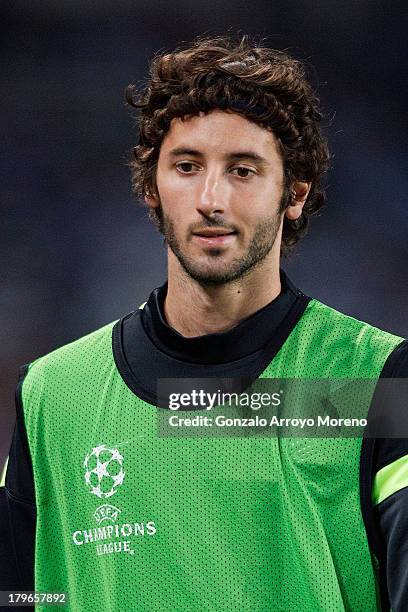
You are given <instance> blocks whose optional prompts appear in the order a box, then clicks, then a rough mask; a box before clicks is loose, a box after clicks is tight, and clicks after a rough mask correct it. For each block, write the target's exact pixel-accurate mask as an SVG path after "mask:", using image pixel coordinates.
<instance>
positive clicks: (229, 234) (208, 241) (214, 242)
mask: <svg viewBox="0 0 408 612" xmlns="http://www.w3.org/2000/svg"><path fill="white" fill-rule="evenodd" d="M236 234H237V232H236V231H234V230H227V229H225V228H205V229H202V230H199V231H197V232H194V234H193V237H194V239H195V240H197V241H198V242H199V243H201V244H202V245H205V246H209V247H211V246H214V247H220V246H224V245H227V244H229V243H230V242H232V241H233V240H234V239H235V236H236Z"/></svg>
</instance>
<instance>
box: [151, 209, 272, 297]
mask: <svg viewBox="0 0 408 612" xmlns="http://www.w3.org/2000/svg"><path fill="white" fill-rule="evenodd" d="M280 212H281V206H280V207H279V210H278V212H277V213H275V215H274V216H273V217H270V218H267V219H265V220H263V221H261V222H260V223H258V225H257V226H256V228H255V231H254V234H253V236H252V238H251V241H250V243H249V245H248V247H247V249H246V251H245V253H244V254H243V256H242V257H236V258H234V259H233V260H232V261H231V262H230V263H229V264H226V265H225V267H224V268H223V269H220V270H214V269H213V270H211V269H210V266H211V262H209V263H208V264H205V265H200V264H199V263H198V262H197V261H195V260H194V259H192V258H191V257H188V256H187V255H186V254H185V252H184V251H183V249H182V247H181V245H180V241H179V240H178V238H177V234H176V231H175V227H174V223H173V222H172V221H171V219H169V217H168V216H167V215H165V213H164V212H163V209H162V207H161V206H160V207H159V208H156V209H155V216H156V219H155V221H156V224H157V226H158V229H159V231H160V232H161V233H162V234H163V236H164V240H165V244H167V245H168V246H169V247H170V249H171V250H172V252H173V253H174V255H175V256H176V257H177V259H178V261H179V262H180V265H181V266H182V268H183V269H184V271H185V272H186V273H187V274H188V276H190V277H191V278H192V279H194V280H195V281H196V282H198V283H200V284H201V285H203V286H219V285H225V284H227V283H233V282H235V281H239V280H241V279H242V278H244V277H245V276H247V275H248V274H249V273H250V272H252V271H253V270H254V269H256V268H257V267H258V266H259V265H260V264H261V263H262V262H263V261H264V259H265V258H266V257H267V255H268V254H269V253H270V251H271V249H272V247H273V245H274V244H275V242H276V237H277V235H278V232H279V227H280V222H281V215H280ZM206 225H207V226H208V227H211V226H213V227H214V226H217V227H220V226H222V223H217V221H216V220H214V221H213V222H212V223H211V225H210V224H209V223H208V222H207V223H206ZM223 252H224V250H223V249H211V251H210V252H209V254H208V259H210V258H211V257H212V258H214V259H216V258H220V257H222V256H223Z"/></svg>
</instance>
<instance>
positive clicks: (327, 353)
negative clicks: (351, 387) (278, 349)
mask: <svg viewBox="0 0 408 612" xmlns="http://www.w3.org/2000/svg"><path fill="white" fill-rule="evenodd" d="M302 319H303V321H301V329H300V332H301V333H302V335H303V337H305V338H309V340H308V342H309V343H310V347H311V349H312V350H313V353H314V354H315V355H317V356H318V359H321V360H327V358H328V357H329V358H330V360H332V361H333V363H336V364H337V366H338V368H339V370H338V371H339V372H340V371H341V372H343V370H344V372H346V371H352V372H353V373H354V376H357V377H358V376H361V377H369V378H371V376H372V375H374V376H376V375H379V374H380V372H381V370H382V368H383V366H384V364H385V363H386V361H387V360H388V359H389V358H390V359H391V357H390V356H391V355H392V354H393V353H394V351H395V350H396V349H397V348H398V347H399V346H400V345H402V343H404V338H402V337H401V336H397V335H395V334H392V333H390V332H388V331H385V330H383V329H380V328H378V327H375V326H374V325H370V324H369V323H366V322H365V321H360V320H359V319H356V318H354V317H352V316H349V315H347V314H344V313H342V312H340V311H338V310H336V309H335V308H332V307H331V306H327V305H326V304H323V303H322V302H320V301H318V300H316V299H311V300H310V302H309V305H308V307H307V309H306V311H305V313H304V316H303V317H302Z"/></svg>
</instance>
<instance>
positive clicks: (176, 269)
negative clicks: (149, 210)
mask: <svg viewBox="0 0 408 612" xmlns="http://www.w3.org/2000/svg"><path fill="white" fill-rule="evenodd" d="M168 272H169V273H168V290H167V296H166V299H165V303H164V313H165V316H166V320H167V323H168V325H170V326H171V327H173V328H174V329H175V330H176V331H178V332H179V333H180V334H181V335H182V336H185V337H196V336H203V335H207V334H215V333H222V332H225V331H228V330H229V329H231V328H233V327H235V326H236V325H238V323H240V322H241V321H242V320H243V319H246V318H247V317H249V316H250V315H252V314H253V313H255V312H256V311H258V310H260V309H261V308H263V307H264V306H266V304H269V302H272V300H274V299H275V298H276V297H277V296H278V295H279V294H280V292H281V283H280V275H279V260H278V259H277V258H274V260H272V261H266V260H265V261H264V262H263V265H261V266H259V267H257V268H256V269H255V270H253V271H252V272H251V273H250V274H248V275H246V276H244V277H243V278H241V279H239V280H237V281H234V282H232V283H226V284H224V285H219V286H203V285H201V284H200V283H198V282H197V281H195V280H194V279H192V278H191V277H190V276H188V274H187V273H186V272H185V271H184V269H183V268H182V267H181V266H180V264H179V262H178V260H177V259H176V258H175V257H174V256H173V254H171V256H169V270H168Z"/></svg>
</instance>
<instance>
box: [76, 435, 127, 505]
mask: <svg viewBox="0 0 408 612" xmlns="http://www.w3.org/2000/svg"><path fill="white" fill-rule="evenodd" d="M83 467H84V469H85V483H86V485H87V486H88V487H89V488H90V492H91V493H93V495H96V496H97V497H99V498H101V499H107V498H108V497H112V495H114V494H115V493H116V491H117V489H118V488H119V487H120V485H121V484H123V480H124V478H125V470H124V469H123V457H122V455H121V454H120V452H119V451H118V449H117V448H109V447H108V446H107V445H106V444H101V445H100V446H96V447H95V448H93V449H92V450H91V452H90V453H88V454H87V455H86V457H85V460H84V463H83Z"/></svg>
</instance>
